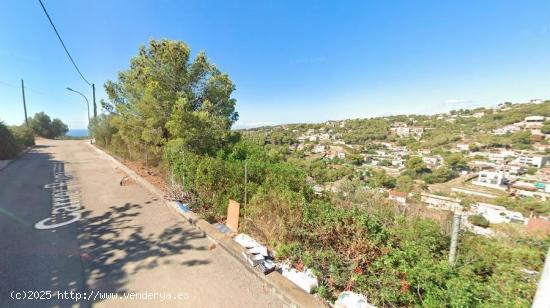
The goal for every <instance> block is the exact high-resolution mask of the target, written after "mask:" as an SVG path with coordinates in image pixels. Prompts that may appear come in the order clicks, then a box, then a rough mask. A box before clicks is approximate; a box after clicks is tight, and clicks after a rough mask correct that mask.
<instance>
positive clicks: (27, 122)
mask: <svg viewBox="0 0 550 308" xmlns="http://www.w3.org/2000/svg"><path fill="white" fill-rule="evenodd" d="M21 93H22V94H23V109H24V110H25V124H27V128H29V119H28V118H27V103H26V102H25V84H24V83H23V79H21Z"/></svg>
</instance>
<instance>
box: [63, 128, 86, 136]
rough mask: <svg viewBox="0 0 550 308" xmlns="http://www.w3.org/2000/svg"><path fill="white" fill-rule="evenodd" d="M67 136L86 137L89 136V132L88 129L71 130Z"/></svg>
mask: <svg viewBox="0 0 550 308" xmlns="http://www.w3.org/2000/svg"><path fill="white" fill-rule="evenodd" d="M67 136H71V137H86V136H88V130H87V129H69V131H68V132H67Z"/></svg>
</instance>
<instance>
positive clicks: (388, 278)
mask: <svg viewBox="0 0 550 308" xmlns="http://www.w3.org/2000/svg"><path fill="white" fill-rule="evenodd" d="M189 55H190V50H189V48H188V47H187V45H185V44H184V43H182V42H175V41H169V40H160V41H156V40H152V41H151V42H150V43H149V45H148V46H145V47H142V48H140V50H139V54H138V55H137V56H136V57H134V58H133V59H132V61H131V65H130V68H129V69H128V70H126V71H123V72H121V73H120V74H119V78H118V80H116V81H113V82H108V83H107V84H106V89H107V92H108V94H109V98H110V102H104V103H103V105H104V108H105V109H106V110H107V111H108V115H104V116H100V117H98V118H97V120H95V121H94V122H93V123H92V131H93V134H94V136H95V138H96V141H97V144H98V145H100V146H103V147H106V148H108V149H109V150H111V151H113V152H115V153H117V154H119V155H122V156H124V157H126V158H130V159H134V160H142V161H145V162H147V163H151V164H155V165H160V166H161V167H162V168H164V170H165V171H166V173H167V177H168V178H169V179H170V180H172V181H174V182H175V183H177V184H178V185H179V186H180V187H182V189H183V190H184V191H185V193H184V194H182V198H185V199H186V200H184V201H186V202H188V203H189V204H190V206H191V208H192V209H193V210H194V211H196V212H197V213H199V214H201V215H203V217H206V218H207V219H208V220H210V221H223V220H224V219H225V217H224V215H225V213H226V208H227V203H228V200H229V199H234V200H236V201H238V202H240V203H241V204H242V205H243V210H242V217H241V219H242V224H241V226H242V228H243V231H245V232H248V233H251V234H252V235H254V236H255V237H257V238H258V239H261V240H262V241H264V242H265V243H267V244H269V245H270V246H271V247H275V248H276V250H277V256H278V258H280V259H289V260H290V261H291V262H292V263H293V264H294V265H295V266H297V267H300V266H307V267H310V268H312V269H314V270H315V271H316V273H317V274H318V277H319V279H320V287H319V288H318V289H317V290H316V292H317V293H319V294H320V295H321V296H322V297H324V298H327V299H330V300H333V299H334V298H335V297H336V296H337V295H338V294H339V292H341V291H343V290H353V291H356V292H361V293H364V294H366V295H367V297H368V299H369V301H370V302H372V303H373V304H376V305H379V306H385V307H386V306H387V307H396V306H428V307H440V306H451V307H470V306H485V307H528V306H529V305H530V301H531V298H532V296H533V294H534V292H535V286H536V278H537V277H536V276H530V275H528V274H525V273H524V271H523V270H524V269H529V270H540V269H541V267H542V263H543V260H544V252H545V250H546V248H547V247H548V244H549V243H548V242H547V241H542V240H540V241H535V240H526V239H523V238H522V237H521V236H520V235H517V236H514V237H510V238H509V239H506V240H504V239H485V238H480V237H477V236H475V235H473V234H469V233H466V234H463V235H462V236H461V240H460V253H459V258H458V263H457V264H456V265H455V266H450V265H449V264H448V262H447V249H448V245H449V238H448V236H447V235H445V233H444V232H443V231H442V228H441V227H440V226H439V225H438V224H437V223H436V222H435V221H433V220H430V219H426V218H420V217H417V216H407V215H406V214H405V213H404V212H403V210H402V209H400V208H399V207H397V206H396V205H395V204H393V203H389V202H388V201H387V200H386V198H383V197H382V196H381V194H379V193H378V192H377V190H375V189H371V188H375V187H387V188H390V187H395V186H397V187H398V188H400V189H402V190H404V191H409V190H412V187H413V186H414V185H415V179H419V178H425V177H427V176H431V177H433V180H429V181H438V180H440V179H441V178H444V179H448V178H450V177H452V176H455V175H456V174H455V172H457V170H460V168H461V166H462V165H463V164H464V158H463V157H462V156H459V155H455V156H454V157H451V156H450V157H449V159H448V163H447V165H445V166H443V167H440V169H441V168H445V169H441V170H439V169H437V170H435V171H434V172H433V173H430V172H429V171H427V170H426V169H427V168H426V166H425V164H424V163H423V162H422V160H420V161H419V160H418V159H413V158H411V159H409V161H408V162H407V174H406V175H404V176H402V177H400V178H399V179H397V180H395V179H394V178H393V177H391V176H388V175H387V174H386V173H385V172H383V171H374V170H366V171H365V173H369V172H370V174H368V181H367V184H368V185H362V184H361V183H362V182H360V179H361V177H362V176H363V175H361V174H357V173H355V172H354V171H353V170H352V169H350V168H347V167H346V166H343V167H342V166H340V167H337V166H335V164H333V163H331V162H327V161H322V160H315V161H312V162H307V163H305V162H303V161H300V160H298V159H296V158H297V157H300V156H299V155H300V152H299V151H297V152H296V153H295V154H293V155H289V154H288V152H286V151H287V150H285V148H283V147H281V146H280V145H281V144H285V143H287V142H291V141H290V140H292V138H293V137H292V136H291V137H284V136H277V135H275V136H273V135H271V136H266V135H260V134H244V137H243V136H242V135H241V134H240V133H238V132H234V131H231V130H230V128H231V125H232V124H233V123H234V122H235V120H236V119H237V113H236V112H235V110H234V107H235V100H234V99H233V98H231V94H232V92H233V90H234V85H233V83H232V82H231V80H230V79H229V77H228V76H227V75H226V74H223V73H221V72H220V71H219V70H218V69H217V68H216V67H215V66H214V65H212V64H211V63H210V62H209V61H208V60H207V58H206V55H205V54H204V53H200V54H199V55H198V56H197V57H196V58H195V59H194V60H193V61H190V59H189ZM419 119H420V118H419ZM422 119H423V121H426V123H428V122H429V121H431V120H430V119H429V118H422ZM363 123H364V122H363V121H362V120H356V121H350V123H349V124H348V125H350V126H357V128H361V129H359V130H358V131H359V133H350V134H349V135H347V136H343V137H344V139H346V140H350V141H354V142H361V141H365V140H379V139H385V138H387V135H388V134H387V130H388V127H389V126H388V122H387V120H384V119H379V120H376V121H373V120H369V121H368V123H369V125H365V126H364V127H363V126H362V125H363ZM449 125H451V124H449ZM441 129H443V128H441ZM430 133H431V132H430ZM446 135H447V137H445V140H441V141H437V140H435V139H434V140H433V142H434V144H438V146H442V145H445V144H446V142H448V140H449V139H453V138H455V137H453V136H454V135H453V134H446ZM434 138H435V137H434ZM412 142H417V141H411V143H412ZM286 148H288V147H287V146H286ZM245 166H246V168H247V171H248V182H247V184H246V187H245V182H244V170H245ZM438 170H439V171H438ZM311 179H313V180H315V181H316V182H320V183H322V182H325V181H326V182H332V181H340V182H341V185H340V188H341V190H340V192H339V193H337V194H335V193H331V192H325V193H323V194H322V195H321V196H316V195H315V194H314V193H313V191H312V189H311V187H310V184H308V181H310V180H311ZM425 180H426V181H428V179H427V178H425ZM245 190H246V191H247V202H246V204H245V202H244V201H245V200H244V191H245Z"/></svg>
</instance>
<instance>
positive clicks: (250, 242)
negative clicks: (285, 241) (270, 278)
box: [233, 233, 276, 275]
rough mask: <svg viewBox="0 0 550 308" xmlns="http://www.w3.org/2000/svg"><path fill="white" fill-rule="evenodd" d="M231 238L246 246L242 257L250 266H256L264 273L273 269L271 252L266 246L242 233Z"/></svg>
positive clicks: (273, 263)
mask: <svg viewBox="0 0 550 308" xmlns="http://www.w3.org/2000/svg"><path fill="white" fill-rule="evenodd" d="M233 240H234V241H235V242H237V243H238V244H239V245H241V246H243V247H244V248H246V251H244V252H243V257H244V259H245V260H246V261H247V262H248V263H249V264H250V266H252V267H257V268H258V269H259V270H260V271H261V272H262V273H264V275H267V274H269V273H271V272H273V271H274V270H275V267H276V264H275V262H274V261H273V259H274V258H273V253H272V252H271V251H269V250H268V249H267V247H265V246H263V245H261V244H260V243H258V242H256V240H254V239H253V238H251V237H250V236H248V235H246V234H243V233H241V234H239V235H237V236H235V238H234V239H233Z"/></svg>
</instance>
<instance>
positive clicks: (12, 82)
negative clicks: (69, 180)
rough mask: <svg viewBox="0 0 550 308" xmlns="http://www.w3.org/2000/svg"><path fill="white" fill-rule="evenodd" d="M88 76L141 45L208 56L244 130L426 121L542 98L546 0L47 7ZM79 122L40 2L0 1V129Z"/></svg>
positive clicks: (66, 68)
mask: <svg viewBox="0 0 550 308" xmlns="http://www.w3.org/2000/svg"><path fill="white" fill-rule="evenodd" d="M44 3H45V5H46V7H47V8H48V11H49V13H50V15H51V17H52V18H53V20H54V22H55V24H56V26H57V27H58V30H59V31H60V32H61V35H62V37H63V39H64V40H65V43H66V44H67V46H68V48H69V50H70V51H71V53H72V55H73V57H74V58H75V60H76V61H77V63H78V64H79V66H80V69H81V70H82V72H83V74H84V75H85V77H86V78H87V79H89V80H90V81H92V82H94V83H96V86H97V89H98V93H97V100H98V101H99V99H101V98H104V97H105V93H104V91H103V83H104V82H105V81H106V80H109V79H111V80H112V79H115V78H116V74H117V72H118V71H120V70H123V69H125V68H127V66H128V63H129V59H130V58H131V57H132V56H133V55H134V54H136V52H137V49H138V47H139V46H140V45H142V44H145V43H147V41H148V40H149V39H150V38H170V39H177V40H182V41H185V42H186V43H187V44H188V45H189V46H190V47H191V49H192V51H193V53H196V52H198V51H200V50H204V51H206V53H207V54H208V56H209V58H210V59H211V60H212V61H213V62H214V63H216V64H217V65H218V67H219V68H220V69H221V70H222V71H224V72H227V73H228V74H229V75H230V76H231V78H232V79H233V81H234V82H235V84H236V86H237V91H236V92H235V94H234V96H235V98H236V99H237V101H238V103H237V110H238V112H239V114H240V120H239V124H238V125H239V126H240V127H244V126H253V125H261V124H279V123H294V122H319V121H325V120H329V119H344V118H358V117H371V116H379V115H386V114H399V113H434V112H440V111H446V110H450V109H454V108H464V107H472V106H480V105H482V106H484V105H494V104H496V103H499V102H502V101H507V100H508V101H526V100H530V99H535V98H543V99H548V98H550V18H548V16H550V1H547V0H541V1H529V0H524V1H505V0H499V1H490V0H484V1H465V0H463V1H422V0H418V1H391V0H387V1H383V0H380V1H258V0H251V1H208V0H196V1H166V0H157V1H144V0H134V1H121V0H117V1H107V0H106V1H99V0H95V1H68V0H59V1H58V0H44ZM21 78H24V79H25V84H26V86H27V93H26V94H27V105H28V110H29V114H34V113H35V112H39V111H45V112H46V113H48V114H50V115H51V116H53V117H59V118H61V119H62V120H63V121H65V122H66V123H68V124H69V126H70V128H83V127H85V125H86V112H85V104H84V102H83V100H82V98H81V97H79V96H77V95H76V94H74V93H71V92H68V91H67V90H65V87H68V86H69V87H72V88H74V89H76V90H79V91H82V92H85V94H86V95H87V96H88V97H89V98H90V99H91V89H90V88H89V87H88V86H87V85H86V84H85V83H84V82H83V81H82V80H81V79H80V77H79V76H78V74H77V73H76V71H75V70H74V68H73V67H72V65H71V64H70V62H69V60H68V58H67V57H66V55H65V54H64V51H63V49H62V47H61V46H60V44H59V42H58V41H57V38H56V37H55V34H54V33H53V31H52V29H51V28H50V26H49V24H48V21H47V19H46V17H45V16H44V14H43V12H42V9H41V7H40V5H39V3H38V1H37V0H36V1H34V0H28V1H20V0H3V1H1V2H0V119H1V120H3V121H5V122H7V123H8V124H19V123H22V121H23V110H22V106H21V93H20V88H19V84H20V79H21Z"/></svg>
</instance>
